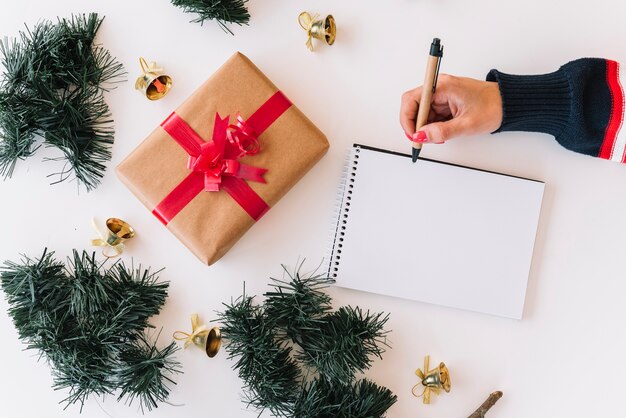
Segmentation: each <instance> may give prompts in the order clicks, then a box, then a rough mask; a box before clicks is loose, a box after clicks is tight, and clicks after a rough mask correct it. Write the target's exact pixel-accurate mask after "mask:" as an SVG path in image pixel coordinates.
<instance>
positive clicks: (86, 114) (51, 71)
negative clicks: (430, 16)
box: [0, 13, 123, 191]
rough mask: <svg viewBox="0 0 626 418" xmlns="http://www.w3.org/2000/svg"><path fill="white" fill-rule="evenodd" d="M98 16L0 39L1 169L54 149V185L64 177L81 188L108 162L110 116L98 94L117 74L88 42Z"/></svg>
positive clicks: (118, 67)
mask: <svg viewBox="0 0 626 418" xmlns="http://www.w3.org/2000/svg"><path fill="white" fill-rule="evenodd" d="M102 20H103V18H100V17H98V15H97V14H95V13H92V14H90V15H88V16H85V15H80V16H73V17H72V18H70V19H59V20H58V22H56V23H53V22H50V21H42V22H40V23H38V24H36V25H35V26H33V27H32V28H27V29H26V31H23V32H20V34H19V37H18V38H17V39H13V40H7V39H5V40H4V41H1V42H0V60H1V61H2V66H3V67H4V73H3V74H2V76H1V77H0V174H1V175H3V176H4V177H10V176H11V175H12V174H13V170H14V168H15V164H16V163H17V161H18V160H23V159H25V158H27V157H30V156H31V155H33V154H34V153H35V151H36V150H37V149H38V148H39V145H38V144H39V141H38V138H42V139H43V141H42V144H43V145H44V146H47V147H54V148H57V149H58V150H59V151H60V152H61V154H62V156H61V157H59V158H58V160H61V161H65V162H66V164H65V166H64V167H63V169H62V170H61V172H59V173H55V174H52V175H54V176H56V177H57V179H56V180H55V183H58V182H61V181H64V180H66V179H68V178H69V177H71V175H72V174H73V175H74V177H75V178H76V179H77V180H78V182H79V184H81V185H83V186H84V187H85V188H86V189H87V190H88V191H89V190H92V189H94V188H95V187H96V186H97V185H98V184H99V183H100V179H101V178H102V176H103V175H104V171H105V169H106V166H105V163H106V162H108V161H109V160H110V159H111V145H112V144H113V136H114V130H113V125H112V124H113V120H112V119H111V114H110V111H109V107H108V106H107V104H106V102H105V101H104V95H103V93H104V92H105V91H106V90H107V88H108V87H107V86H110V85H111V83H112V82H115V81H116V80H118V79H119V77H120V76H121V75H123V67H122V64H120V63H119V62H118V61H117V60H116V59H115V58H114V57H113V56H112V55H111V54H110V52H109V51H108V50H106V49H104V48H102V47H101V46H98V45H95V44H94V39H95V37H96V33H97V32H98V29H99V28H100V25H101V24H102Z"/></svg>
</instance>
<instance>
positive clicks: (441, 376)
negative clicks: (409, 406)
mask: <svg viewBox="0 0 626 418" xmlns="http://www.w3.org/2000/svg"><path fill="white" fill-rule="evenodd" d="M429 362H430V356H426V357H425V358H424V371H422V370H421V369H417V370H416V371H415V374H416V375H417V376H418V377H419V378H420V379H421V382H420V383H418V384H417V385H415V386H413V390H412V392H413V395H414V396H416V397H418V398H419V397H420V396H423V401H424V403H425V404H429V403H430V393H431V392H435V393H436V394H437V395H438V394H439V393H440V392H441V389H443V390H444V391H446V392H450V389H451V382H450V372H449V371H448V368H447V367H446V365H445V364H444V363H439V366H438V367H436V368H434V369H432V370H428V369H429ZM420 384H421V385H422V386H424V391H423V392H422V393H421V394H420V395H416V394H415V388H417V387H418V386H419V385H420Z"/></svg>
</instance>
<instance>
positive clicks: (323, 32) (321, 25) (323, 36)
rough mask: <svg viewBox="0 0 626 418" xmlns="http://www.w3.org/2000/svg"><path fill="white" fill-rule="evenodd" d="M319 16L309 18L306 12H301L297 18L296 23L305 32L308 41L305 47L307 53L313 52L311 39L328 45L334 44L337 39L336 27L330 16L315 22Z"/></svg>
mask: <svg viewBox="0 0 626 418" xmlns="http://www.w3.org/2000/svg"><path fill="white" fill-rule="evenodd" d="M318 17H319V15H315V16H313V17H311V15H310V14H309V13H308V12H302V13H300V15H299V16H298V22H299V23H300V26H301V27H302V29H304V30H305V31H306V32H307V36H308V39H307V41H306V46H307V48H309V51H313V38H316V39H320V40H322V41H324V42H326V43H327V44H328V45H332V44H334V43H335V38H336V37H337V26H336V25H335V18H334V17H333V16H332V15H328V16H326V18H325V19H323V20H316V19H317V18H318Z"/></svg>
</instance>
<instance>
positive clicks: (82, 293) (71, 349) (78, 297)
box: [0, 251, 179, 410]
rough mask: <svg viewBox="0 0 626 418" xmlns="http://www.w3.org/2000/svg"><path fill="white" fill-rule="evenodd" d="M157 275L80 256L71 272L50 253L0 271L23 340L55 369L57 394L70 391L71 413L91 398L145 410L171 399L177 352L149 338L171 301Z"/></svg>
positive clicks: (72, 261) (73, 260) (172, 346)
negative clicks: (156, 319)
mask: <svg viewBox="0 0 626 418" xmlns="http://www.w3.org/2000/svg"><path fill="white" fill-rule="evenodd" d="M157 273H158V272H157ZM157 273H151V272H150V271H149V270H142V269H141V267H139V268H137V269H133V268H126V267H125V266H124V264H123V263H121V262H116V263H114V264H113V265H111V266H110V267H109V268H108V269H105V268H104V267H103V264H101V263H99V262H97V261H96V259H95V254H92V255H89V254H88V253H87V252H83V253H79V252H78V251H74V254H73V257H72V258H71V259H70V260H69V266H67V267H66V266H65V265H64V264H63V263H62V262H59V261H57V260H55V259H54V257H53V253H51V252H47V251H44V253H43V255H42V256H41V257H40V258H38V259H34V260H33V259H30V258H28V257H25V258H24V259H23V260H21V262H19V263H15V262H11V261H7V262H6V263H5V265H4V267H2V268H1V269H0V283H1V285H2V290H3V291H4V294H5V297H6V299H7V301H8V304H9V315H10V316H11V318H12V319H13V323H14V324H15V328H16V329H17V331H18V334H19V337H20V339H21V340H22V341H23V342H25V343H26V344H27V348H28V349H31V350H37V351H39V353H40V354H41V357H42V358H44V359H46V360H47V361H48V363H50V366H51V367H52V374H53V377H54V386H53V387H54V389H63V390H69V395H68V396H67V397H66V398H65V399H64V402H65V403H66V404H67V406H69V405H70V404H74V403H76V402H78V403H80V404H81V410H82V407H83V405H84V403H85V401H86V400H87V398H88V397H90V396H91V395H96V396H104V395H112V394H114V393H115V392H117V393H118V401H120V400H125V401H126V402H127V403H129V404H130V403H132V402H133V401H134V400H135V399H137V400H138V401H139V404H140V407H141V409H142V410H143V409H144V408H147V409H148V410H150V409H152V408H154V407H157V406H158V403H159V402H163V401H165V400H166V399H167V397H168V395H169V388H168V384H173V383H174V382H173V381H172V379H171V375H172V374H174V373H178V372H179V368H178V367H179V366H178V363H177V362H176V361H175V360H174V359H173V353H174V352H175V351H176V345H175V344H174V343H173V342H172V343H170V344H169V345H167V346H166V347H164V348H157V346H156V341H151V339H150V338H149V337H148V335H147V334H146V332H145V330H146V328H152V326H151V325H150V324H149V323H148V320H149V318H150V317H151V316H153V315H156V314H158V313H159V311H160V310H161V307H162V306H163V304H164V303H165V299H166V297H167V289H168V286H169V284H168V283H166V282H158V281H157V279H158V277H157Z"/></svg>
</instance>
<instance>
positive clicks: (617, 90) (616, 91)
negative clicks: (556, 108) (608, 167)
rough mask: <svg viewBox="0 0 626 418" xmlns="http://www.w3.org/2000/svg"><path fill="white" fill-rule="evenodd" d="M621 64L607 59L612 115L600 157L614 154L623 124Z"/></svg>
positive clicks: (607, 157) (608, 157)
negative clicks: (616, 140)
mask: <svg viewBox="0 0 626 418" xmlns="http://www.w3.org/2000/svg"><path fill="white" fill-rule="evenodd" d="M618 77H619V64H618V63H617V62H615V61H610V60H607V61H606V82H607V84H608V86H609V91H610V92H611V116H610V117H609V123H608V125H607V126H606V132H605V133H604V141H602V146H601V147H600V154H599V155H598V157H600V158H605V159H607V160H608V159H610V158H611V155H612V154H613V146H614V145H615V138H616V137H617V133H618V132H619V129H620V127H621V126H622V117H623V114H624V93H623V92H622V87H621V86H620V83H619V79H618Z"/></svg>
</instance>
